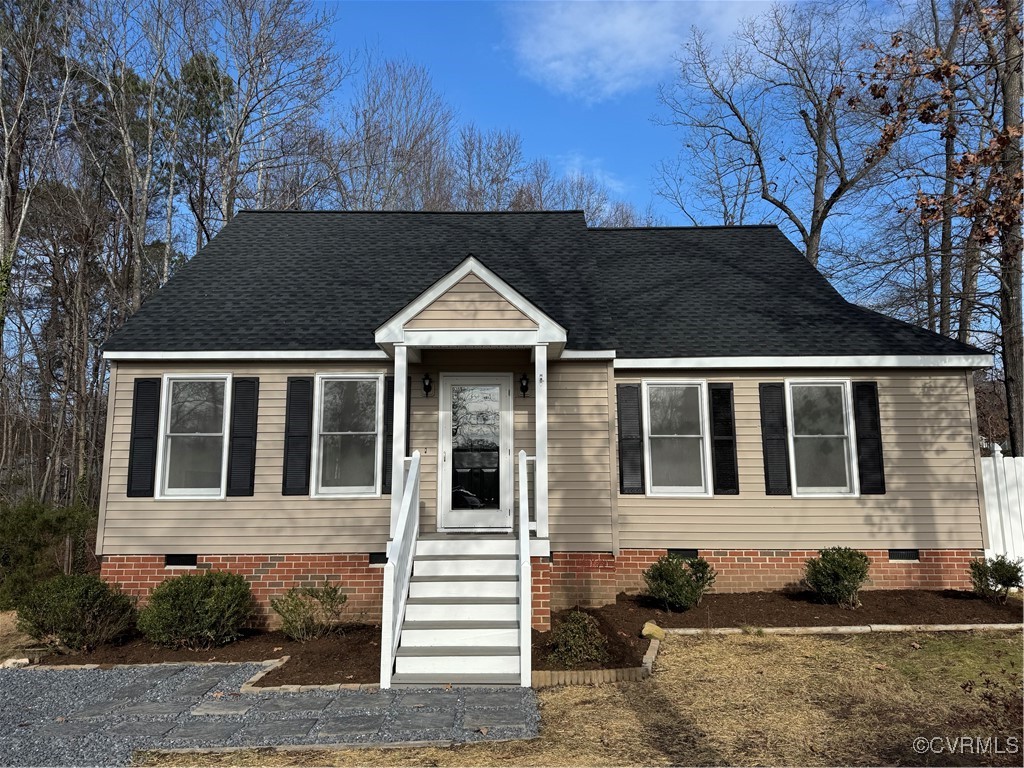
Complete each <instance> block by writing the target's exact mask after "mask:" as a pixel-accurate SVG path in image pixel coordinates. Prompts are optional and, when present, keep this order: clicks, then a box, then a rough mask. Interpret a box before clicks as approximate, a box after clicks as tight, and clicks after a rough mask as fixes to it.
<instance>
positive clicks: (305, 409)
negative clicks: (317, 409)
mask: <svg viewBox="0 0 1024 768" xmlns="http://www.w3.org/2000/svg"><path fill="white" fill-rule="evenodd" d="M312 441H313V379H312V377H310V376H295V377H290V378H289V379H288V398H287V403H286V405H285V415H284V479H283V481H282V484H281V493H282V495H284V496H306V495H308V494H309V472H310V466H309V465H310V449H311V446H312Z"/></svg>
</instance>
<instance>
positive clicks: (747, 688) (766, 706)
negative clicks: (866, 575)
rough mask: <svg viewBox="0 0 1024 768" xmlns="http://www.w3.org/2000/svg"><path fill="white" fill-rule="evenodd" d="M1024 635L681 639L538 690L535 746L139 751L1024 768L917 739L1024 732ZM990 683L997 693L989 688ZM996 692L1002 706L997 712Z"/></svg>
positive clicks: (350, 762) (371, 759) (375, 760)
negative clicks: (624, 677) (610, 678)
mask: <svg viewBox="0 0 1024 768" xmlns="http://www.w3.org/2000/svg"><path fill="white" fill-rule="evenodd" d="M1020 663H1021V635H1020V633H1012V632H991V633H977V634H974V633H956V634H935V635H926V634H918V635H908V634H894V635H856V636H845V637H844V636H836V637H821V636H819V637H809V636H808V637H779V636H771V635H768V636H758V635H741V636H727V637H698V638H682V637H672V636H670V638H669V640H668V641H667V642H666V643H665V644H664V645H663V647H662V652H661V654H660V655H659V657H658V661H657V664H656V667H655V670H656V672H655V675H654V677H652V678H651V679H650V680H648V681H647V682H645V683H623V684H618V685H605V686H596V687H587V686H579V687H568V688H561V689H554V690H546V691H542V692H541V693H540V701H541V707H542V716H543V722H542V728H541V735H540V737H539V738H537V739H534V740H532V741H520V742H508V743H499V744H472V745H463V746H457V747H448V748H416V749H342V750H331V751H320V750H295V751H274V750H247V751H239V752H226V753H205V754H181V753H175V754H160V753H145V754H141V755H138V756H137V757H138V763H139V764H141V765H161V766H167V765H189V766H195V765H232V766H254V765H267V766H299V765H302V766H309V765H331V766H354V765H368V766H390V765H396V766H412V765H427V766H474V765H479V766H494V765H515V766H520V765H521V766H542V765H552V766H582V765H826V766H827V765H901V764H911V765H1000V764H1006V765H1020V764H1021V758H1020V754H1016V755H1002V756H996V757H993V756H992V755H985V756H980V755H956V756H950V755H948V754H943V755H918V754H916V753H915V752H914V751H913V748H912V742H913V739H914V738H915V737H917V736H925V737H936V736H940V737H944V736H949V737H953V736H960V735H971V736H982V737H986V736H998V737H1002V738H1004V739H1005V738H1006V737H1009V736H1017V737H1020V736H1021V729H1022V723H1021V709H1020V695H1021V682H1020V676H1019V675H1020ZM985 679H989V680H990V681H992V684H990V685H989V686H988V687H987V688H986V687H985V686H984V685H983V683H982V681H984V680H985ZM968 680H973V681H975V683H976V685H975V686H974V688H973V689H972V690H964V689H963V688H962V687H961V684H962V683H965V682H967V681H968ZM985 691H988V692H989V693H994V698H995V700H996V701H997V702H998V703H996V704H986V703H985V702H984V700H983V694H984V693H985Z"/></svg>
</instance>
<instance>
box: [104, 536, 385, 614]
mask: <svg viewBox="0 0 1024 768" xmlns="http://www.w3.org/2000/svg"><path fill="white" fill-rule="evenodd" d="M197 563H198V564H197V567H196V568H194V569H193V568H166V567H164V557H163V555H106V556H104V557H103V563H102V565H101V566H100V575H101V576H102V577H103V578H104V579H105V580H106V581H109V582H111V583H113V584H117V585H118V586H119V587H121V589H123V590H124V591H125V592H127V593H129V594H132V595H136V596H137V597H139V598H140V599H141V600H143V601H144V600H145V599H146V598H147V597H148V596H149V593H150V591H151V590H152V589H153V587H155V586H156V585H157V584H159V583H160V582H162V581H164V580H165V579H170V578H173V577H175V576H180V575H182V574H183V573H192V572H195V571H196V570H204V569H205V570H218V571H231V572H232V573H238V574H241V575H242V576H244V577H245V579H246V580H247V581H248V582H249V583H250V584H251V585H252V592H253V596H254V597H255V598H256V602H257V604H258V606H259V609H260V612H261V615H262V618H263V621H264V623H266V624H270V625H273V624H275V623H276V619H277V615H276V614H275V613H274V612H273V610H271V608H270V598H271V597H273V596H274V595H279V594H281V593H283V592H287V591H288V590H289V589H291V588H292V587H301V586H319V585H321V584H323V582H324V579H329V580H331V581H332V582H334V581H337V582H340V583H341V586H342V588H343V589H344V590H345V593H346V594H347V595H348V601H347V602H346V604H345V611H346V613H348V614H349V615H350V616H351V617H352V620H353V621H380V616H381V601H382V600H383V590H384V569H383V567H381V566H379V565H377V566H371V565H370V558H369V555H368V554H366V553H363V554H340V555H199V556H198V558H197Z"/></svg>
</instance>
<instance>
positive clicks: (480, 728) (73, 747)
mask: <svg viewBox="0 0 1024 768" xmlns="http://www.w3.org/2000/svg"><path fill="white" fill-rule="evenodd" d="M261 668H262V667H261V666H259V665H255V664H233V665H229V664H211V665H204V666H183V665H159V666H149V667H131V668H127V667H119V668H115V669H105V670H101V669H69V670H44V669H31V668H30V669H20V670H0V765H18V766H27V765H54V766H56V765H61V766H79V765H127V763H128V761H129V760H130V758H131V754H132V752H133V751H134V750H138V749H167V748H208V747H245V746H252V747H259V746H281V745H303V744H321V745H322V744H359V743H395V742H409V741H428V740H429V741H451V742H465V741H476V740H485V739H486V740H492V739H508V738H529V737H532V736H535V735H536V734H537V729H538V724H539V719H540V717H539V714H538V711H537V699H536V696H535V695H534V693H533V691H532V690H529V689H521V688H501V689H495V688H488V689H484V688H452V689H446V690H441V689H432V690H426V691H424V690H395V691H377V692H370V691H315V692H304V693H291V694H290V693H246V694H242V693H240V688H241V685H242V683H244V682H245V681H246V680H248V679H249V678H250V677H251V676H252V675H253V674H255V673H256V672H258V671H259V670H260V669H261Z"/></svg>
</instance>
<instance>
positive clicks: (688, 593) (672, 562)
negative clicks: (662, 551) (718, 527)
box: [644, 554, 717, 611]
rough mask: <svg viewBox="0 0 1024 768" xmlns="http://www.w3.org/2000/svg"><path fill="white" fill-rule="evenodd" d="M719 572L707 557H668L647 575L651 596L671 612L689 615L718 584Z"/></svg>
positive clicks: (665, 556)
mask: <svg viewBox="0 0 1024 768" xmlns="http://www.w3.org/2000/svg"><path fill="white" fill-rule="evenodd" d="M716 575H717V574H716V573H715V569H714V568H713V567H712V566H711V564H710V563H709V562H708V561H707V560H705V559H704V558H703V557H695V558H691V559H685V558H682V557H679V556H678V555H674V554H668V555H664V556H663V557H660V558H659V559H658V561H657V562H656V563H654V565H652V566H651V567H650V568H648V569H647V570H646V571H644V581H645V582H646V583H647V592H646V594H647V596H648V597H650V598H651V599H652V600H657V601H658V602H660V603H663V604H664V605H665V610H668V611H688V610H689V609H690V608H693V607H694V606H696V605H700V601H701V600H702V599H703V598H704V595H705V594H706V593H707V591H708V590H709V589H711V585H712V584H714V583H715V576H716Z"/></svg>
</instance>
